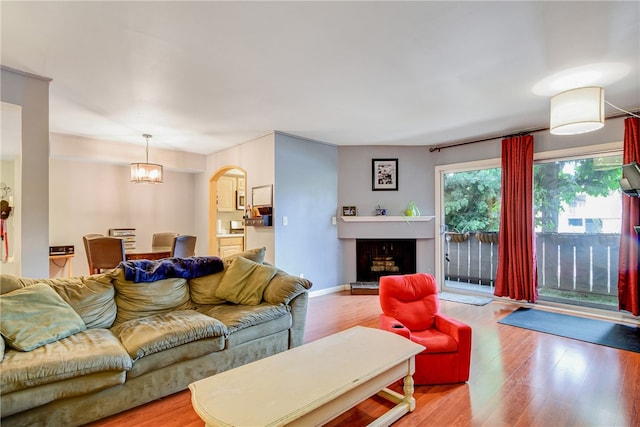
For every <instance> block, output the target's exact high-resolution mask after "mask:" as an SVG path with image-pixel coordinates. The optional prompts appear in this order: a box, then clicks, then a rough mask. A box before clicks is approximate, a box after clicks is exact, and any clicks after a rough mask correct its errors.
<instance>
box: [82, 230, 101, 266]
mask: <svg viewBox="0 0 640 427" xmlns="http://www.w3.org/2000/svg"><path fill="white" fill-rule="evenodd" d="M102 236H104V234H100V233H89V234H85V235H84V236H82V243H83V244H84V253H85V255H86V256H87V262H88V263H89V271H91V261H89V245H88V244H87V240H89V239H93V238H94V237H102Z"/></svg>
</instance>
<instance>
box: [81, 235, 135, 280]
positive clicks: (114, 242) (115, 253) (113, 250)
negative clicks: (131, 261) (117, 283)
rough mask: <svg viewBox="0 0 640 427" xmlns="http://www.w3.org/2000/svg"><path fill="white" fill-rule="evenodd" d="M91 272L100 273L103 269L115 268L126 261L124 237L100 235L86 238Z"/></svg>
mask: <svg viewBox="0 0 640 427" xmlns="http://www.w3.org/2000/svg"><path fill="white" fill-rule="evenodd" d="M86 242H87V248H88V249H87V257H88V259H89V274H98V273H101V272H102V271H103V270H113V269H114V268H116V267H117V266H118V264H120V262H121V261H125V260H126V257H125V254H124V239H121V238H119V237H106V236H99V237H93V238H89V239H87V240H86Z"/></svg>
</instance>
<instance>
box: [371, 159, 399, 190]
mask: <svg viewBox="0 0 640 427" xmlns="http://www.w3.org/2000/svg"><path fill="white" fill-rule="evenodd" d="M371 175H372V183H371V189H372V190H373V191H398V159H372V160H371Z"/></svg>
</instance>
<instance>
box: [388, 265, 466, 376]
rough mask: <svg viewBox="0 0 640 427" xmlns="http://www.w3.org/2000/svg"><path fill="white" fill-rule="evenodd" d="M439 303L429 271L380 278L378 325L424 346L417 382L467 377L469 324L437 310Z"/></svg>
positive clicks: (417, 360)
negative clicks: (380, 312)
mask: <svg viewBox="0 0 640 427" xmlns="http://www.w3.org/2000/svg"><path fill="white" fill-rule="evenodd" d="M439 305H440V302H439V300H438V286H437V284H436V280H435V278H434V277H433V276H432V275H430V274H423V273H417V274H406V275H398V276H382V277H380V307H382V312H383V314H381V315H380V328H381V329H384V330H387V331H390V332H394V333H396V334H399V335H402V336H404V337H406V338H408V339H410V340H411V341H414V342H416V343H418V344H421V345H423V346H425V347H426V350H424V351H423V352H422V353H420V354H418V355H417V356H416V372H415V374H414V375H413V380H414V381H415V384H416V385H428V384H449V383H460V382H465V381H467V380H468V379H469V366H470V362H471V327H470V326H469V325H466V324H464V323H462V322H460V321H457V320H454V319H452V318H450V317H447V316H446V315H444V314H442V313H439Z"/></svg>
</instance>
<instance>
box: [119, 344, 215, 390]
mask: <svg viewBox="0 0 640 427" xmlns="http://www.w3.org/2000/svg"><path fill="white" fill-rule="evenodd" d="M226 342H227V339H226V337H222V336H221V337H213V338H203V339H200V340H197V341H193V342H189V343H186V344H182V345H179V346H177V347H173V348H168V349H166V350H163V351H161V352H159V353H153V354H148V355H146V356H145V357H143V358H142V359H138V360H136V361H135V363H134V364H133V368H131V370H129V371H127V381H129V380H131V379H133V378H137V377H139V376H141V375H144V374H146V373H148V372H152V371H157V370H158V369H161V368H164V367H166V366H171V365H173V364H176V363H180V362H186V361H188V360H193V359H197V358H199V357H202V356H205V355H208V354H211V353H216V352H219V351H222V350H224V348H225V344H226Z"/></svg>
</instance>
